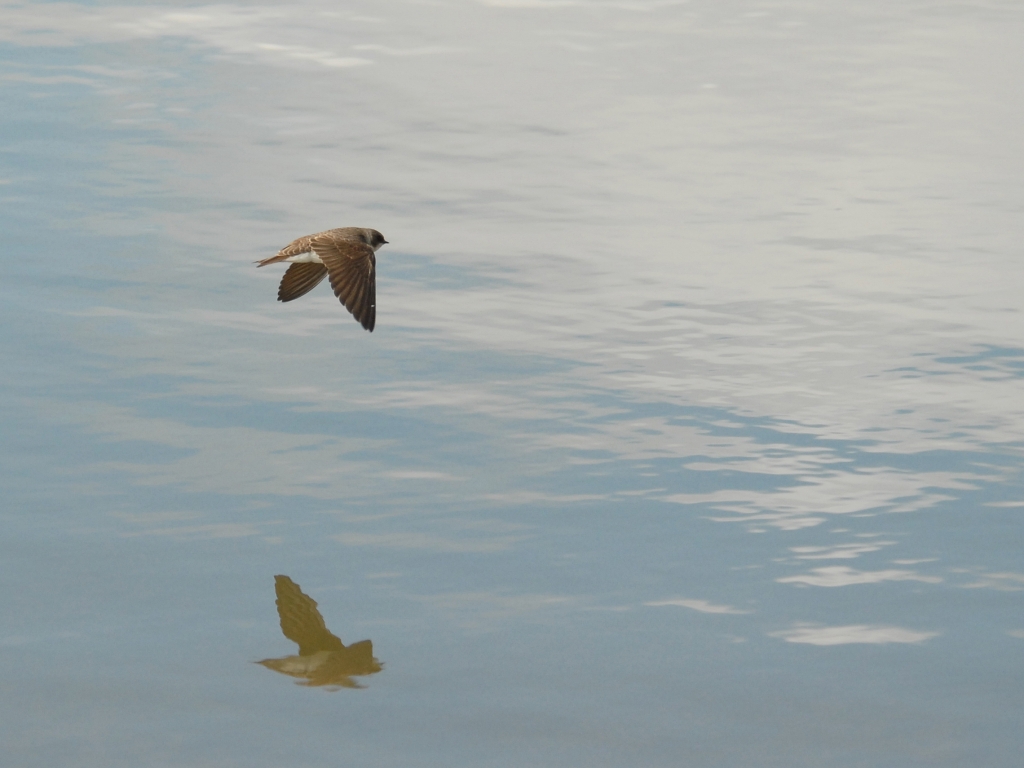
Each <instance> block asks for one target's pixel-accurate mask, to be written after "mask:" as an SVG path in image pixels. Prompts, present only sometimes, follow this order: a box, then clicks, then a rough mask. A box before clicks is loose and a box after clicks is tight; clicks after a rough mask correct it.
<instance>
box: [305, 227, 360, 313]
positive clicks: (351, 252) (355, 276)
mask: <svg viewBox="0 0 1024 768" xmlns="http://www.w3.org/2000/svg"><path fill="white" fill-rule="evenodd" d="M310 247H311V248H312V249H313V252H314V253H315V254H316V255H317V256H319V257H320V260H321V261H322V262H323V263H324V266H325V267H327V272H328V274H329V275H330V277H331V288H333V289H334V295H335V296H337V297H338V298H339V299H340V300H341V303H342V304H344V305H345V309H347V310H348V311H349V312H351V313H352V316H353V317H354V318H355V319H356V320H358V321H359V324H360V325H362V326H363V328H365V329H366V330H368V331H372V330H373V326H374V325H375V324H376V322H377V259H376V258H375V257H374V255H373V249H372V248H371V247H370V246H368V245H366V243H362V242H359V241H357V240H342V239H338V238H334V237H331V234H330V233H329V232H324V233H322V234H320V235H316V236H314V237H313V238H312V240H311V241H310Z"/></svg>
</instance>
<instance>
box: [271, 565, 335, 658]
mask: <svg viewBox="0 0 1024 768" xmlns="http://www.w3.org/2000/svg"><path fill="white" fill-rule="evenodd" d="M274 591H275V592H277V615H278V616H280V617H281V631H282V632H283V633H284V636H285V637H287V638H288V639H289V640H291V641H292V642H294V643H298V644H299V655H300V656H309V655H311V654H314V653H316V652H317V651H337V650H341V649H343V648H344V647H345V646H344V645H343V644H342V642H341V640H340V639H339V638H338V637H336V636H335V635H333V634H331V632H330V630H328V629H327V625H326V624H324V619H323V617H322V616H321V615H320V611H318V610H317V609H316V600H314V599H313V598H311V597H309V596H308V595H304V594H303V593H302V590H301V589H299V585H298V584H296V583H295V582H294V581H292V580H291V579H289V578H288V577H287V576H275V577H274Z"/></svg>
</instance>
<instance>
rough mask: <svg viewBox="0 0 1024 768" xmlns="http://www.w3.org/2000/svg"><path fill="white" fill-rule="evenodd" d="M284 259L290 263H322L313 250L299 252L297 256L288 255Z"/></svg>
mask: <svg viewBox="0 0 1024 768" xmlns="http://www.w3.org/2000/svg"><path fill="white" fill-rule="evenodd" d="M285 261H289V262H291V263H292V264H323V262H322V261H321V260H320V257H319V256H317V255H316V254H315V253H314V252H313V251H310V252H309V253H300V254H299V255H298V256H289V257H288V258H287V259H285Z"/></svg>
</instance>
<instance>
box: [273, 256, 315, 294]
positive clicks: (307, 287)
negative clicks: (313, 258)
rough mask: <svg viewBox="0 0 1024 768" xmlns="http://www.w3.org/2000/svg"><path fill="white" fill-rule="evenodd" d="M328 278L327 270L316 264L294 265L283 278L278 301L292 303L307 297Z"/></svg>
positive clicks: (302, 263) (278, 290)
mask: <svg viewBox="0 0 1024 768" xmlns="http://www.w3.org/2000/svg"><path fill="white" fill-rule="evenodd" d="M325 277H327V268H326V267H325V266H324V265H323V264H317V263H315V262H300V263H298V264H292V265H291V266H290V267H288V269H287V271H286V272H285V273H284V277H282V278H281V287H280V288H278V289H277V300H278V301H291V300H292V299H297V298H299V296H305V295H306V294H307V293H309V292H310V291H312V290H313V289H314V288H316V287H317V286H318V285H320V281H321V280H323V279H324V278H325Z"/></svg>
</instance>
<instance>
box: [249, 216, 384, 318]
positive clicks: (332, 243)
mask: <svg viewBox="0 0 1024 768" xmlns="http://www.w3.org/2000/svg"><path fill="white" fill-rule="evenodd" d="M385 243H387V240H385V239H384V235H382V234H381V233H380V232H378V231H377V230H376V229H363V228H362V227H340V228H338V229H328V230H327V231H325V232H317V233H316V234H315V235H306V236H305V237H300V238H299V239H298V240H293V241H292V242H290V243H288V245H286V246H285V247H284V248H282V249H281V250H280V251H278V253H277V255H276V256H271V257H270V258H269V259H263V260H262V261H257V262H256V264H257V266H260V267H262V266H265V265H266V264H274V263H275V262H278V261H287V262H289V263H291V266H290V267H288V269H287V270H286V271H285V273H284V277H282V278H281V287H280V288H278V290H277V299H278V301H291V300H292V299H297V298H299V296H305V295H306V294H307V293H309V292H310V291H311V290H313V289H314V288H316V287H317V285H319V284H320V281H321V280H323V279H324V278H325V277H327V276H328V275H330V276H331V288H333V289H334V295H335V296H337V297H338V298H339V299H340V300H341V303H342V304H344V305H345V309H347V310H348V311H349V312H351V313H352V316H353V317H354V318H355V319H356V320H358V321H359V324H360V325H362V326H363V328H365V329H366V330H368V331H370V332H372V331H373V326H374V325H375V324H376V322H377V258H376V257H375V256H374V253H376V252H377V249H378V248H380V247H381V246H382V245H384V244H385Z"/></svg>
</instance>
